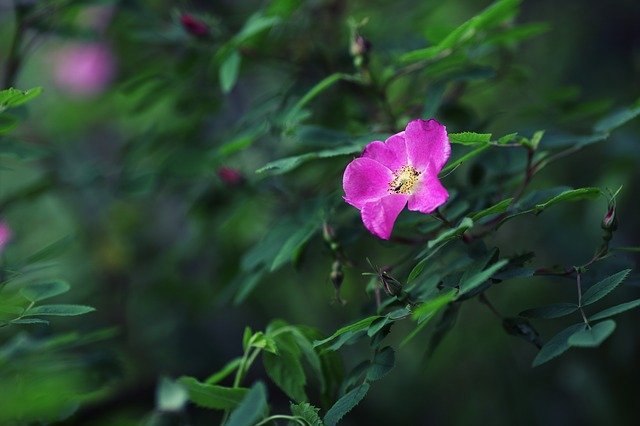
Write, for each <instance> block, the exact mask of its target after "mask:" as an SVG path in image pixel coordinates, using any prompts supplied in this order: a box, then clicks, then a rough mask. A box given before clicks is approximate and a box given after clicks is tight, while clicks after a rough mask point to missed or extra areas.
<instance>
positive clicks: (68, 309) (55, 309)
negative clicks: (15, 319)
mask: <svg viewBox="0 0 640 426" xmlns="http://www.w3.org/2000/svg"><path fill="white" fill-rule="evenodd" d="M93 311H95V308H92V307H91V306H84V305H40V306H35V307H33V308H31V309H29V310H28V311H27V312H26V313H25V314H24V316H36V315H55V316H65V317H66V316H74V315H82V314H86V313H89V312H93Z"/></svg>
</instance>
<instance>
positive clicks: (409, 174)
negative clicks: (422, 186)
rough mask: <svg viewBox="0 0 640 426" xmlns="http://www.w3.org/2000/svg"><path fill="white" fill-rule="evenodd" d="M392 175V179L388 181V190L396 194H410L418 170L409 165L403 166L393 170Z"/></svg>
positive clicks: (416, 180)
mask: <svg viewBox="0 0 640 426" xmlns="http://www.w3.org/2000/svg"><path fill="white" fill-rule="evenodd" d="M393 176H394V179H393V180H392V181H391V182H389V191H391V192H395V193H396V194H412V193H413V188H414V187H415V186H416V183H418V176H420V172H419V171H417V170H416V169H414V168H413V167H411V166H404V167H402V168H400V169H398V170H396V171H395V172H393Z"/></svg>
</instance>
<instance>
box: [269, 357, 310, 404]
mask: <svg viewBox="0 0 640 426" xmlns="http://www.w3.org/2000/svg"><path fill="white" fill-rule="evenodd" d="M300 355H301V354H300V351H299V350H297V347H296V348H292V347H283V346H282V345H278V354H277V355H276V354H273V353H269V352H264V353H263V354H262V363H263V365H264V369H265V371H266V372H267V375H268V376H269V377H270V378H271V380H273V382H274V383H275V384H276V385H278V387H279V388H280V389H282V390H283V391H284V393H286V394H287V395H288V396H289V397H290V398H291V399H293V400H294V401H297V402H304V401H306V400H307V394H306V392H305V390H304V387H305V385H306V383H307V379H306V377H305V375H304V369H303V367H302V361H301V356H300Z"/></svg>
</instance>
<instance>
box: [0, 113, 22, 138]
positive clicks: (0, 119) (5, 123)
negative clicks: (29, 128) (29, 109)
mask: <svg viewBox="0 0 640 426" xmlns="http://www.w3.org/2000/svg"><path fill="white" fill-rule="evenodd" d="M18 123H19V121H18V118H17V117H15V116H13V115H10V114H6V113H5V114H0V135H3V134H6V133H9V132H11V131H12V130H13V129H15V128H16V127H18Z"/></svg>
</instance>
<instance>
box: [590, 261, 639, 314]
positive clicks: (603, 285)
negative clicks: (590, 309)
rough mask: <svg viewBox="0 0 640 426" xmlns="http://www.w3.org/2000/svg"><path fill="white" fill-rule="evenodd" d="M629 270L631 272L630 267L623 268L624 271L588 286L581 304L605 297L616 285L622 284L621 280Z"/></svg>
mask: <svg viewBox="0 0 640 426" xmlns="http://www.w3.org/2000/svg"><path fill="white" fill-rule="evenodd" d="M629 272H631V269H625V270H624V271H620V272H618V273H617V274H614V275H611V276H609V277H607V278H605V279H603V280H602V281H600V282H598V283H596V284H594V285H593V286H591V287H589V289H588V290H587V291H585V292H584V295H583V296H582V306H587V305H590V304H592V303H595V302H597V301H598V300H600V299H602V298H603V297H605V296H606V295H607V294H609V293H611V292H612V291H613V290H614V289H615V288H616V287H618V286H619V285H620V284H622V281H624V280H625V278H627V276H628V275H629Z"/></svg>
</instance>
